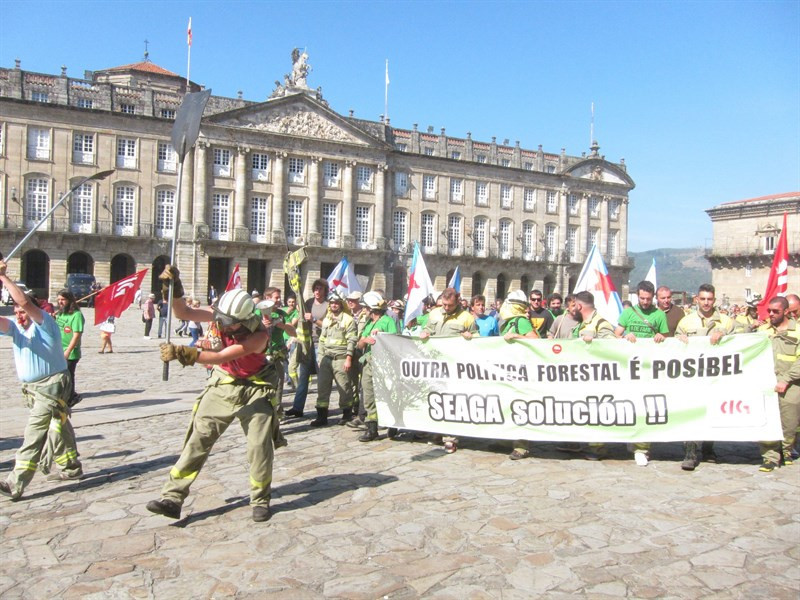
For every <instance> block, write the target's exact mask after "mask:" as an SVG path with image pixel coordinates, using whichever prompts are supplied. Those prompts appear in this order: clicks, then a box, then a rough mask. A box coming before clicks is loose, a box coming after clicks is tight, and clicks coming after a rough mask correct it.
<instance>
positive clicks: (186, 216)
mask: <svg viewBox="0 0 800 600" xmlns="http://www.w3.org/2000/svg"><path fill="white" fill-rule="evenodd" d="M193 183H194V148H192V149H190V150H189V152H187V153H186V156H185V157H184V160H183V177H182V178H181V214H180V216H179V217H180V221H179V227H178V239H184V240H189V239H191V238H192V213H193V212H194V211H193V210H192V208H193V206H192V191H193V190H192V186H193Z"/></svg>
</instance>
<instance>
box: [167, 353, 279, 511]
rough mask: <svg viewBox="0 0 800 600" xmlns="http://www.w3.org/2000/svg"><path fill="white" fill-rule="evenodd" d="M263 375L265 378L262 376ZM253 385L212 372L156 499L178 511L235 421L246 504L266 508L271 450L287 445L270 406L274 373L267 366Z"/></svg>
mask: <svg viewBox="0 0 800 600" xmlns="http://www.w3.org/2000/svg"><path fill="white" fill-rule="evenodd" d="M265 372H266V374H265ZM265 372H262V373H259V375H258V377H257V378H253V380H242V379H233V378H232V377H231V376H229V375H228V374H227V373H225V371H223V370H222V369H220V368H219V367H215V368H214V370H213V371H212V373H211V377H209V379H208V384H207V385H206V389H205V390H203V393H202V394H200V396H199V398H198V399H197V402H196V403H195V405H194V409H193V410H192V420H191V422H190V423H189V429H188V431H187V432H186V438H185V440H184V444H183V451H182V452H181V455H180V458H178V462H177V463H175V466H174V467H172V469H171V470H170V472H169V481H167V483H166V484H165V485H164V488H163V489H162V491H161V497H162V498H165V499H169V500H172V501H173V502H175V503H177V504H178V505H182V504H183V501H184V499H185V498H186V496H188V495H189V488H190V487H191V485H192V483H193V482H194V480H195V479H196V478H197V475H198V474H199V473H200V469H202V468H203V465H204V464H205V462H206V459H207V458H208V455H209V454H210V453H211V449H212V448H213V447H214V444H215V443H216V441H217V440H218V439H219V437H220V436H221V435H222V434H223V433H224V432H225V430H226V429H227V428H228V425H230V424H231V423H232V422H233V420H234V419H239V423H240V424H241V426H242V430H243V431H244V434H245V437H246V438H247V461H248V462H249V463H250V504H252V505H257V504H266V505H268V504H269V500H270V489H271V484H272V461H273V455H274V448H279V447H281V446H285V445H286V441H285V440H284V438H283V436H282V435H281V433H280V429H279V427H278V420H277V419H276V418H275V408H274V404H273V400H274V396H275V390H276V384H277V369H276V368H275V366H274V365H272V364H270V365H268V366H267V368H266V369H265Z"/></svg>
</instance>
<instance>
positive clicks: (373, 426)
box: [358, 421, 378, 442]
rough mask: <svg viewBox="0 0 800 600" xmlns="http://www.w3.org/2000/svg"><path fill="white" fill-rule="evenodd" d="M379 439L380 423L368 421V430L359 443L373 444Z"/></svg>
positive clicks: (359, 439)
mask: <svg viewBox="0 0 800 600" xmlns="http://www.w3.org/2000/svg"><path fill="white" fill-rule="evenodd" d="M377 439H378V422H377V421H367V430H366V431H365V432H364V433H363V434H362V435H361V437H359V438H358V441H359V442H371V441H372V440H377Z"/></svg>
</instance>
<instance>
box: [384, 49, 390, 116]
mask: <svg viewBox="0 0 800 600" xmlns="http://www.w3.org/2000/svg"><path fill="white" fill-rule="evenodd" d="M388 121H389V59H388V58H387V59H386V85H384V89H383V122H384V123H387V122H388Z"/></svg>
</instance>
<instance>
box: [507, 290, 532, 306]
mask: <svg viewBox="0 0 800 600" xmlns="http://www.w3.org/2000/svg"><path fill="white" fill-rule="evenodd" d="M506 302H511V303H512V304H525V305H526V306H527V305H528V295H527V294H526V293H525V292H523V291H522V290H514V291H513V292H511V293H510V294H509V295H508V296H507V297H506Z"/></svg>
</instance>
